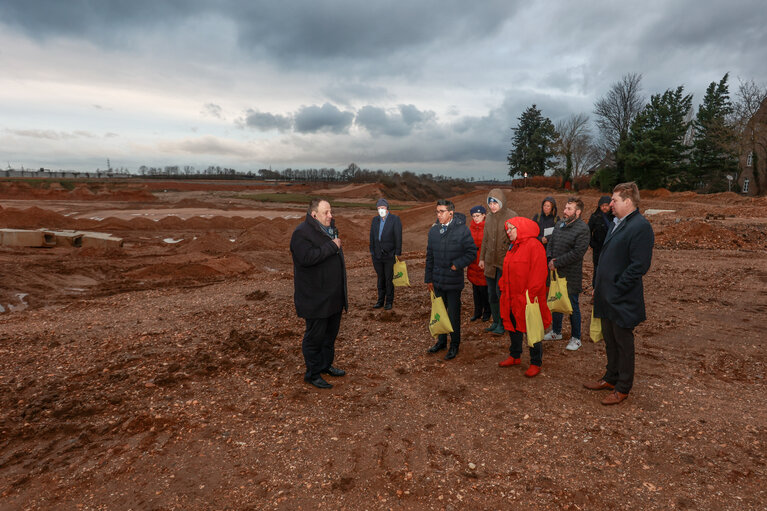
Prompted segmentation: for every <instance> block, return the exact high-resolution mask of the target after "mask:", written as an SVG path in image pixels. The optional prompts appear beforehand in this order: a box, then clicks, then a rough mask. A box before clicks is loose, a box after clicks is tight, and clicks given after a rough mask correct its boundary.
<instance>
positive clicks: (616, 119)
mask: <svg viewBox="0 0 767 511" xmlns="http://www.w3.org/2000/svg"><path fill="white" fill-rule="evenodd" d="M641 82H642V75H641V74H639V73H629V74H627V75H624V76H623V78H621V79H620V81H617V82H615V83H614V84H612V86H611V87H610V90H609V91H607V94H606V95H604V96H603V97H601V98H599V99H598V100H597V102H596V103H594V114H595V115H596V116H597V119H596V124H597V127H598V128H599V133H600V134H601V135H602V139H603V140H602V142H603V144H604V146H605V147H604V149H606V150H608V151H612V152H613V153H617V151H618V147H620V143H621V142H622V141H624V140H625V139H626V137H628V133H629V128H630V127H631V123H632V122H633V121H634V118H635V117H636V116H637V114H638V113H639V112H640V111H641V110H642V108H643V107H644V104H645V99H644V97H643V96H642V95H641V90H642V83H641Z"/></svg>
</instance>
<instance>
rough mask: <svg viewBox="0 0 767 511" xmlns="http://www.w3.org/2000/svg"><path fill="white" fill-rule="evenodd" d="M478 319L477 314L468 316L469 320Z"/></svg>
mask: <svg viewBox="0 0 767 511" xmlns="http://www.w3.org/2000/svg"><path fill="white" fill-rule="evenodd" d="M478 319H479V314H474V315H473V316H472V317H470V318H469V321H477V320H478Z"/></svg>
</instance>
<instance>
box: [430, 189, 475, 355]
mask: <svg viewBox="0 0 767 511" xmlns="http://www.w3.org/2000/svg"><path fill="white" fill-rule="evenodd" d="M428 236H429V237H428V241H427V243H426V269H425V271H424V282H426V285H427V287H428V288H429V290H430V291H432V292H433V293H434V294H435V295H436V296H441V297H442V300H443V301H444V302H445V308H446V309H447V317H448V318H449V319H450V324H451V325H452V326H453V332H452V333H451V334H450V349H449V350H448V352H447V355H445V360H451V359H453V358H455V356H456V355H457V354H458V346H459V345H460V344H461V291H462V290H463V285H464V275H463V269H464V268H466V267H467V266H469V265H470V264H471V263H472V262H474V259H475V258H476V257H477V246H476V245H475V244H474V239H473V238H472V237H471V231H470V230H469V227H468V226H467V225H466V216H465V215H463V214H461V213H456V212H455V205H454V204H453V203H452V202H451V201H449V200H445V199H440V200H438V201H437V221H436V222H435V223H434V225H432V226H431V229H429V235H428ZM446 347H447V334H441V335H439V336H438V338H437V343H436V344H434V345H433V346H432V347H431V348H429V350H428V351H429V353H436V352H438V351H440V350H443V349H445V348H446Z"/></svg>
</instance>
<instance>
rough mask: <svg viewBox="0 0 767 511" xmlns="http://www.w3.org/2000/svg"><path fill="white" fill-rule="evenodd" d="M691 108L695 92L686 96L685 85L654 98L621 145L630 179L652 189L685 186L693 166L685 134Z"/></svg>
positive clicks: (635, 121) (638, 116)
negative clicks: (689, 168)
mask: <svg viewBox="0 0 767 511" xmlns="http://www.w3.org/2000/svg"><path fill="white" fill-rule="evenodd" d="M690 108H692V95H691V94H687V95H685V94H684V87H682V86H679V87H677V88H676V90H671V89H669V90H667V91H666V92H664V93H663V94H655V95H653V96H652V97H651V98H650V102H649V103H648V104H647V105H646V106H645V107H644V108H643V109H642V111H641V112H640V113H639V114H638V115H637V116H636V118H635V119H634V122H633V123H632V124H631V131H630V134H629V135H628V137H627V139H626V141H625V142H624V143H623V145H622V148H621V152H622V153H623V155H624V157H625V172H626V178H627V179H629V180H633V181H636V182H637V185H638V186H639V187H640V188H648V189H654V188H661V187H666V186H670V187H672V188H678V187H681V186H684V185H683V184H682V183H684V182H685V181H686V177H687V176H686V174H687V170H688V167H689V165H688V154H687V153H688V148H687V147H686V146H685V144H684V136H685V133H686V132H687V130H688V129H689V127H690V122H689V121H686V120H685V118H686V116H687V113H688V112H689V111H690Z"/></svg>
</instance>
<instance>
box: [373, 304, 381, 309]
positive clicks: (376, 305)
mask: <svg viewBox="0 0 767 511" xmlns="http://www.w3.org/2000/svg"><path fill="white" fill-rule="evenodd" d="M383 306H384V304H383V302H376V304H375V305H373V308H374V309H380V308H381V307H383Z"/></svg>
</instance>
